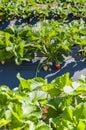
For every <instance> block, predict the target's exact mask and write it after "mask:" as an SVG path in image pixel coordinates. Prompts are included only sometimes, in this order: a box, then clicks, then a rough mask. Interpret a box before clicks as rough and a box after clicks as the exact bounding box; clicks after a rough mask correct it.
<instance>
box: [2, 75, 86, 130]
mask: <svg viewBox="0 0 86 130" xmlns="http://www.w3.org/2000/svg"><path fill="white" fill-rule="evenodd" d="M17 77H18V79H19V81H20V84H19V87H16V88H14V89H13V90H10V89H9V87H8V86H5V85H2V86H0V128H2V129H3V130H5V129H8V130H11V129H12V130H43V129H45V130H53V129H55V130H85V129H86V87H85V86H86V76H84V75H82V76H81V78H80V79H79V80H78V81H77V82H75V81H73V80H72V79H70V78H69V73H66V74H64V75H62V76H60V77H57V78H56V79H54V80H52V81H51V83H48V82H47V80H46V79H43V78H33V79H24V78H22V77H21V76H20V74H18V75H17Z"/></svg>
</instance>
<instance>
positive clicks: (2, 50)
mask: <svg viewBox="0 0 86 130" xmlns="http://www.w3.org/2000/svg"><path fill="white" fill-rule="evenodd" d="M76 44H77V45H78V46H79V47H80V49H82V54H83V55H85V54H86V24H85V23H84V21H83V20H76V21H72V22H71V23H68V24H63V23H60V22H57V21H50V20H44V21H40V22H37V23H36V24H35V25H25V24H22V25H20V26H16V25H14V26H10V27H8V28H6V29H5V30H4V31H0V61H6V60H7V59H11V58H14V59H15V61H16V63H17V64H20V63H21V62H22V61H32V60H33V59H34V58H35V57H46V60H45V64H47V65H48V64H52V63H55V64H57V63H62V62H63V60H64V56H68V55H69V52H70V51H71V47H72V46H74V45H76Z"/></svg>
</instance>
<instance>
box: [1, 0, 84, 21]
mask: <svg viewBox="0 0 86 130" xmlns="http://www.w3.org/2000/svg"><path fill="white" fill-rule="evenodd" d="M69 14H72V16H74V17H78V18H80V17H82V18H84V17H86V1H85V0H76V1H74V0H70V1H68V0H62V1H59V0H47V1H45V0H41V1H40V0H30V1H28V0H26V1H25V0H17V1H14V0H1V1H0V19H1V20H2V19H14V18H16V17H22V18H28V19H29V18H32V17H39V18H40V19H44V18H49V19H50V18H54V19H60V20H65V19H66V18H67V17H68V15H69Z"/></svg>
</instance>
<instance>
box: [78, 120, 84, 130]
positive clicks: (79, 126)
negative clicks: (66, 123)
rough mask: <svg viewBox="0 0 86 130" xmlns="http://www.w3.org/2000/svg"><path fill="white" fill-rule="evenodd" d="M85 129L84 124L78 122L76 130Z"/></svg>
mask: <svg viewBox="0 0 86 130" xmlns="http://www.w3.org/2000/svg"><path fill="white" fill-rule="evenodd" d="M85 129H86V124H85V123H84V122H83V121H81V120H80V121H79V123H78V126H77V130H85Z"/></svg>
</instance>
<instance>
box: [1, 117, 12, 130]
mask: <svg viewBox="0 0 86 130" xmlns="http://www.w3.org/2000/svg"><path fill="white" fill-rule="evenodd" d="M9 123H10V120H6V119H4V118H2V119H0V128H1V127H3V126H6V125H7V124H9Z"/></svg>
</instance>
